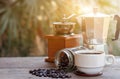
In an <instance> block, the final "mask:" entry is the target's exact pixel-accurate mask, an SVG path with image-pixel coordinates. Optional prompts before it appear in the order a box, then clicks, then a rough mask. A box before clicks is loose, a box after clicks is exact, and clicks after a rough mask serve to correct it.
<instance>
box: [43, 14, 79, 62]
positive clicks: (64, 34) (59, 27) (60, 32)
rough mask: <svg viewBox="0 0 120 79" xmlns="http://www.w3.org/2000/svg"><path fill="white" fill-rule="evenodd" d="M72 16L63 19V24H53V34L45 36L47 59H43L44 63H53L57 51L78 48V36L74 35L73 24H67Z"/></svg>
mask: <svg viewBox="0 0 120 79" xmlns="http://www.w3.org/2000/svg"><path fill="white" fill-rule="evenodd" d="M72 16H74V14H73V15H71V16H69V17H67V18H66V17H65V16H64V18H63V22H54V23H53V26H54V28H53V29H54V31H55V34H52V35H46V36H45V39H46V40H47V45H48V51H47V52H48V58H46V59H45V61H46V62H54V58H55V55H56V53H57V51H59V50H61V49H64V48H72V47H76V46H80V38H81V35H80V34H74V33H73V31H74V28H75V23H73V22H68V19H70V18H71V17H72Z"/></svg>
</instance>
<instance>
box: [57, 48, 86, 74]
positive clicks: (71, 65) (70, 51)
mask: <svg viewBox="0 0 120 79" xmlns="http://www.w3.org/2000/svg"><path fill="white" fill-rule="evenodd" d="M86 49H87V48H85V47H82V46H79V47H74V48H66V49H62V50H60V51H58V52H57V53H56V55H55V65H56V66H57V67H58V68H59V69H64V70H65V71H67V72H70V71H74V70H75V69H76V66H75V62H74V54H75V53H77V52H79V51H80V50H86Z"/></svg>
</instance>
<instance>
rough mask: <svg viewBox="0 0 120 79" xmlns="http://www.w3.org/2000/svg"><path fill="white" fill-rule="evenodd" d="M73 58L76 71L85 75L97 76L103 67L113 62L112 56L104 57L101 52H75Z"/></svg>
mask: <svg viewBox="0 0 120 79" xmlns="http://www.w3.org/2000/svg"><path fill="white" fill-rule="evenodd" d="M74 56H75V65H76V67H77V69H78V70H79V71H81V72H84V73H86V74H99V73H100V72H102V71H103V69H104V66H105V65H111V64H113V63H114V62H115V57H114V56H113V55H106V54H105V53H104V52H102V51H95V50H84V51H79V52H77V53H76V54H75V55H74Z"/></svg>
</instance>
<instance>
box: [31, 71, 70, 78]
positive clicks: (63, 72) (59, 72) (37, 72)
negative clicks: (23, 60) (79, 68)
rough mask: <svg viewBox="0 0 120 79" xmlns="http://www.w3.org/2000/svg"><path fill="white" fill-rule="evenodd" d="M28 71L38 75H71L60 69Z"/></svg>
mask: <svg viewBox="0 0 120 79" xmlns="http://www.w3.org/2000/svg"><path fill="white" fill-rule="evenodd" d="M29 73H30V74H32V75H35V76H38V77H51V78H64V79H65V78H71V76H70V75H68V74H67V73H66V72H65V71H64V70H62V69H38V70H30V71H29Z"/></svg>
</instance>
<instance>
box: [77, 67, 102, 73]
mask: <svg viewBox="0 0 120 79" xmlns="http://www.w3.org/2000/svg"><path fill="white" fill-rule="evenodd" d="M77 68H78V70H79V71H81V72H84V73H86V74H90V75H93V74H94V75H95V74H99V73H100V72H102V71H103V68H104V67H93V68H91V67H90V68H88V67H77Z"/></svg>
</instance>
